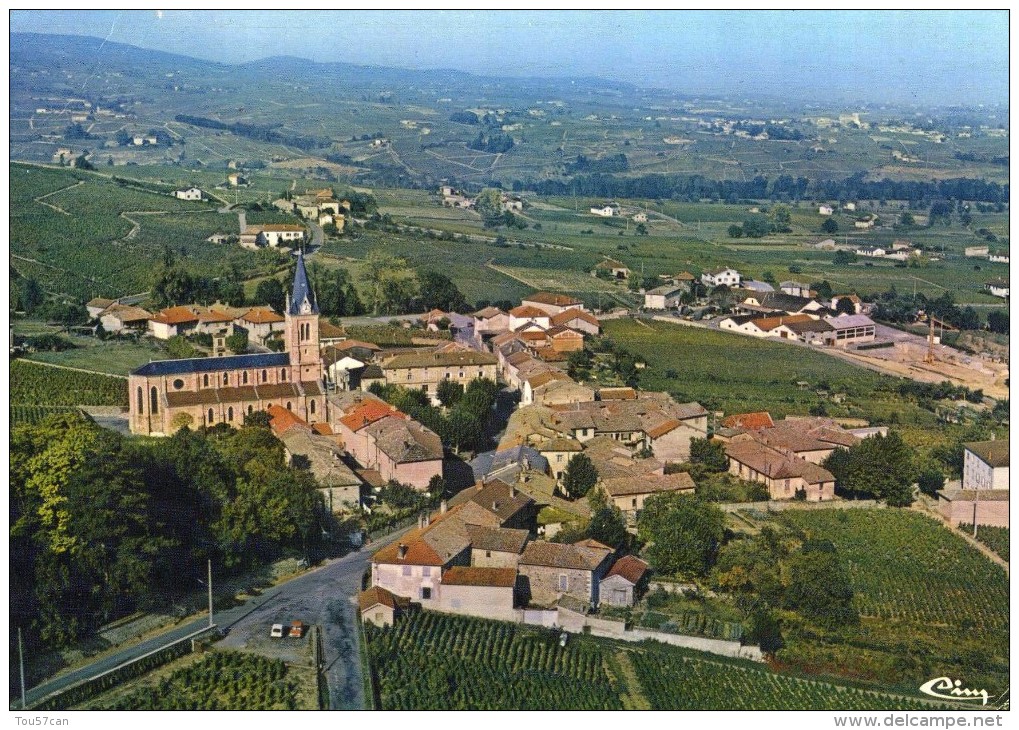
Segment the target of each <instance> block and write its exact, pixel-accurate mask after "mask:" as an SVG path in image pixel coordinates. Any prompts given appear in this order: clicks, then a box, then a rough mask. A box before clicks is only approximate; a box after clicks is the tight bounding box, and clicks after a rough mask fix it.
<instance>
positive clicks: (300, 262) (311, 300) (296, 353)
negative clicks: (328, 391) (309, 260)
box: [284, 253, 322, 382]
mask: <svg viewBox="0 0 1019 730" xmlns="http://www.w3.org/2000/svg"><path fill="white" fill-rule="evenodd" d="M284 316H285V318H286V324H285V325H284V327H285V330H286V334H285V337H286V344H287V351H288V352H289V353H290V364H291V366H292V367H293V368H294V378H293V379H294V380H298V381H301V382H307V381H309V380H321V379H322V356H321V354H320V352H319V338H318V318H319V310H318V302H316V301H315V292H314V291H312V289H311V284H310V283H309V282H308V272H307V270H305V268H304V254H303V253H302V254H299V255H298V257H297V270H296V271H295V272H294V288H293V290H292V291H291V294H290V297H289V298H288V300H287V311H286V312H285V313H284Z"/></svg>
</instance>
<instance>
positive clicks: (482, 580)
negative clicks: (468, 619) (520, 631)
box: [433, 565, 517, 621]
mask: <svg viewBox="0 0 1019 730" xmlns="http://www.w3.org/2000/svg"><path fill="white" fill-rule="evenodd" d="M516 586H517V571H516V568H515V567H514V568H486V567H473V566H460V565H455V566H453V567H451V568H449V569H447V570H446V571H445V572H444V573H443V574H442V584H441V585H440V587H439V601H438V603H437V604H436V605H434V606H433V608H434V609H435V610H436V611H445V612H447V613H456V614H460V615H462V616H477V617H479V618H486V619H493V620H496V621H514V620H516V611H515V610H514V607H515V605H516V603H517V601H516V597H517V588H516Z"/></svg>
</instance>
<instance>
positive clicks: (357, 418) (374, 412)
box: [340, 400, 407, 431]
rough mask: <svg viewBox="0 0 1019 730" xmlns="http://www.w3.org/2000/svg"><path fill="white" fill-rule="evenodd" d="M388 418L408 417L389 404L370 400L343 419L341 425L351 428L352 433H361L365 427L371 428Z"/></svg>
mask: <svg viewBox="0 0 1019 730" xmlns="http://www.w3.org/2000/svg"><path fill="white" fill-rule="evenodd" d="M388 416H395V417H396V418H406V417H407V416H405V415H404V414H403V413H401V412H400V411H398V410H396V409H395V408H393V406H391V405H389V404H388V403H383V402H381V401H377V400H368V401H365V402H363V403H361V404H360V405H358V406H357V408H355V409H354V410H352V411H351V412H350V413H348V414H347V415H345V416H344V417H343V418H341V419H340V423H342V424H343V425H344V426H346V427H347V428H349V429H350V430H351V431H360V430H361V429H362V428H364V427H365V426H369V425H371V424H373V423H375V422H376V421H381V420H382V419H383V418H386V417H388Z"/></svg>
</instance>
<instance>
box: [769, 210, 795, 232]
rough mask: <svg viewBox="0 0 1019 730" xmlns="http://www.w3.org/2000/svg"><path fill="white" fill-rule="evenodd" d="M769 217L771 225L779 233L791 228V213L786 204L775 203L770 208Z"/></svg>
mask: <svg viewBox="0 0 1019 730" xmlns="http://www.w3.org/2000/svg"><path fill="white" fill-rule="evenodd" d="M771 219H772V221H773V226H774V228H775V230H776V231H778V232H779V233H789V232H790V231H791V230H792V228H791V227H790V225H789V224H790V223H791V222H792V213H791V212H790V211H789V206H788V205H776V206H775V207H773V208H772V209H771Z"/></svg>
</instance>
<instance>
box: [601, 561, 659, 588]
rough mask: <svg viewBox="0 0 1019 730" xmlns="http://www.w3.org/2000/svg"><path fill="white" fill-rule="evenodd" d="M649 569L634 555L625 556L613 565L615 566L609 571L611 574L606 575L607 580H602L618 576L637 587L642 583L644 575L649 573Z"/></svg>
mask: <svg viewBox="0 0 1019 730" xmlns="http://www.w3.org/2000/svg"><path fill="white" fill-rule="evenodd" d="M647 569H648V564H647V563H645V562H644V561H643V560H641V559H640V558H638V557H636V556H634V555H624V556H623V557H621V558H620V559H619V560H617V561H616V562H615V564H613V566H612V567H611V568H610V569H609V572H608V573H606V574H605V578H602V580H606V579H608V578H611V577H612V576H614V575H618V576H619V577H620V578H623V579H624V580H626V581H627V582H628V583H632V584H633V585H637V584H638V583H640V580H641V578H643V577H644V574H645V573H647Z"/></svg>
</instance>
